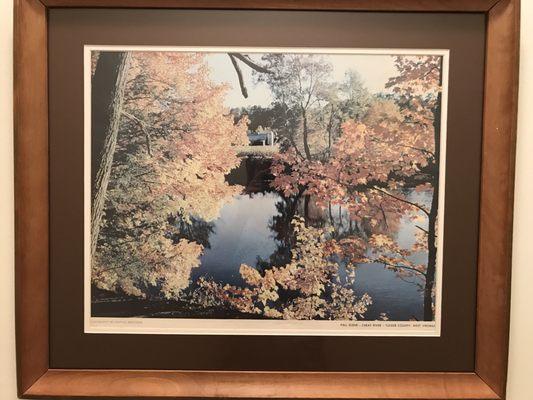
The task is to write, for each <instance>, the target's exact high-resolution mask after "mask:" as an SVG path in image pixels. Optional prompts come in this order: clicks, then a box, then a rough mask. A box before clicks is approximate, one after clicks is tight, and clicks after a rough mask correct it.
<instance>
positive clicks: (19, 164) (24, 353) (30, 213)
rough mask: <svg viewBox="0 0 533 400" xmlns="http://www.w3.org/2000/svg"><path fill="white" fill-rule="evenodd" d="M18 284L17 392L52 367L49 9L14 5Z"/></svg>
mask: <svg viewBox="0 0 533 400" xmlns="http://www.w3.org/2000/svg"><path fill="white" fill-rule="evenodd" d="M14 34H15V55H14V60H15V79H14V81H15V87H14V107H15V121H14V122H15V126H14V128H15V138H14V142H15V262H16V272H15V285H16V302H15V304H16V330H17V364H18V369H17V371H18V389H19V392H20V393H22V392H24V391H25V390H26V389H27V388H28V387H29V386H31V385H32V384H33V383H34V382H35V381H36V380H37V379H38V378H39V377H40V376H41V375H42V374H43V373H44V372H46V370H47V369H48V93H47V79H48V78H47V49H46V46H47V32H46V9H45V7H44V6H43V5H42V4H41V3H40V2H39V1H38V0H18V1H16V3H15V32H14Z"/></svg>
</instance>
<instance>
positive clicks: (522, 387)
mask: <svg viewBox="0 0 533 400" xmlns="http://www.w3.org/2000/svg"><path fill="white" fill-rule="evenodd" d="M522 3H523V4H522V51H521V71H520V73H521V79H520V85H521V87H520V116H519V136H518V151H517V178H516V212H515V229H514V235H515V236H514V266H513V268H514V270H513V294H512V321H511V349H510V366H509V367H510V369H509V389H508V390H509V397H508V399H509V400H532V399H533V377H532V375H531V374H532V373H533V310H532V309H531V305H530V304H529V302H530V301H531V299H530V297H529V295H530V293H529V290H530V289H529V286H531V285H532V284H533V283H532V282H533V264H532V260H533V243H531V242H533V239H530V238H533V233H531V230H532V229H533V134H532V132H531V130H532V128H531V127H532V126H533V112H532V111H531V110H532V109H533V0H522ZM12 7H13V0H0V398H1V399H4V400H15V399H16V398H17V396H16V389H15V326H14V305H13V300H14V289H13V277H14V275H13V139H12V134H13V133H12V127H13V124H12V104H13V102H12V84H13V73H12V60H13V59H12V49H13V43H12V39H13V24H12Z"/></svg>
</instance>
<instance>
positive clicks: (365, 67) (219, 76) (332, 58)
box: [206, 53, 396, 108]
mask: <svg viewBox="0 0 533 400" xmlns="http://www.w3.org/2000/svg"><path fill="white" fill-rule="evenodd" d="M245 54H246V53H245ZM248 54H249V55H250V57H251V58H252V59H253V60H255V61H256V62H257V63H258V64H261V62H260V59H261V55H260V54H250V53H248ZM322 56H323V57H324V58H326V59H327V60H328V61H329V62H330V63H331V64H332V65H333V72H332V73H333V76H332V78H333V80H334V81H337V82H341V81H342V80H343V78H344V76H345V74H346V72H347V71H349V70H350V69H353V70H356V71H357V72H358V73H359V74H360V76H361V78H362V79H363V81H364V83H365V86H366V87H367V89H368V90H369V91H370V92H371V93H379V92H381V91H384V90H385V83H386V82H387V81H388V79H389V78H390V77H392V76H394V75H396V69H395V68H394V63H393V58H392V56H389V55H381V54H328V55H322ZM206 60H207V63H208V65H209V68H210V76H211V79H212V80H213V81H214V82H217V83H226V84H228V85H229V86H230V88H231V89H230V90H229V92H228V94H227V95H226V98H225V102H224V105H225V106H227V107H230V108H231V107H248V106H252V105H258V106H263V107H267V106H268V105H270V103H271V102H272V96H271V94H270V90H269V88H268V85H267V84H266V83H263V82H262V83H259V84H257V85H255V84H254V79H253V77H252V70H251V68H248V67H247V66H246V65H244V64H242V63H240V62H239V63H240V66H241V70H242V74H243V77H244V81H245V83H246V87H247V89H248V98H247V99H245V98H244V97H243V95H242V93H241V90H240V87H239V81H238V78H237V73H236V72H235V69H234V68H233V66H232V64H231V61H230V59H229V57H228V55H227V54H226V53H209V54H208V55H207V56H206Z"/></svg>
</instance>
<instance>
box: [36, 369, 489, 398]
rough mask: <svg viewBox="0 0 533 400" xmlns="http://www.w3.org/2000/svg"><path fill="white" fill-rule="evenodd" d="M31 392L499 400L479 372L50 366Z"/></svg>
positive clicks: (108, 395)
mask: <svg viewBox="0 0 533 400" xmlns="http://www.w3.org/2000/svg"><path fill="white" fill-rule="evenodd" d="M27 395H28V396H30V397H39V396H43V395H47V396H67V395H68V396H74V397H92V396H95V397H98V396H105V397H114V396H121V397H134V396H137V397H145V396H154V397H178V398H184V397H186V398H209V397H224V398H274V399H276V398H277V399H281V398H298V399H333V398H337V399H347V398H352V399H498V396H497V395H496V394H495V393H494V392H493V391H492V390H490V388H489V387H488V386H487V385H486V384H484V383H483V381H481V380H480V379H479V378H478V377H477V376H476V375H475V374H473V373H463V374H459V373H457V374H456V373H322V372H315V373H313V372H308V373H283V372H277V373H274V372H201V371H196V372H194V371H115V370H108V371H95V370H92V371H91V370H85V371H83V370H78V371H76V370H50V371H48V372H47V373H46V374H45V375H44V376H43V377H42V378H41V379H40V380H39V381H38V382H37V383H36V384H35V385H33V387H32V388H31V389H30V390H29V391H28V392H27Z"/></svg>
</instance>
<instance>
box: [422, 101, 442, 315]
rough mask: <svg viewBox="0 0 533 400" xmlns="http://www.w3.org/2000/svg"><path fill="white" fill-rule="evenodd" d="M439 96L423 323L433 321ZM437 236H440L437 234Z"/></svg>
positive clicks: (439, 116)
mask: <svg viewBox="0 0 533 400" xmlns="http://www.w3.org/2000/svg"><path fill="white" fill-rule="evenodd" d="M441 101H442V98H441V95H440V93H439V95H438V97H437V102H436V105H435V109H434V110H433V117H434V120H433V129H434V132H435V165H436V168H434V169H433V170H434V171H435V172H434V175H433V198H432V199H431V209H430V211H429V221H428V266H427V272H426V284H425V287H424V321H433V319H434V312H433V287H434V286H435V270H436V266H437V243H436V239H437V237H436V226H435V225H436V223H437V214H438V206H439V166H440V163H439V160H440V119H441ZM439 234H442V233H441V232H439Z"/></svg>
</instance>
